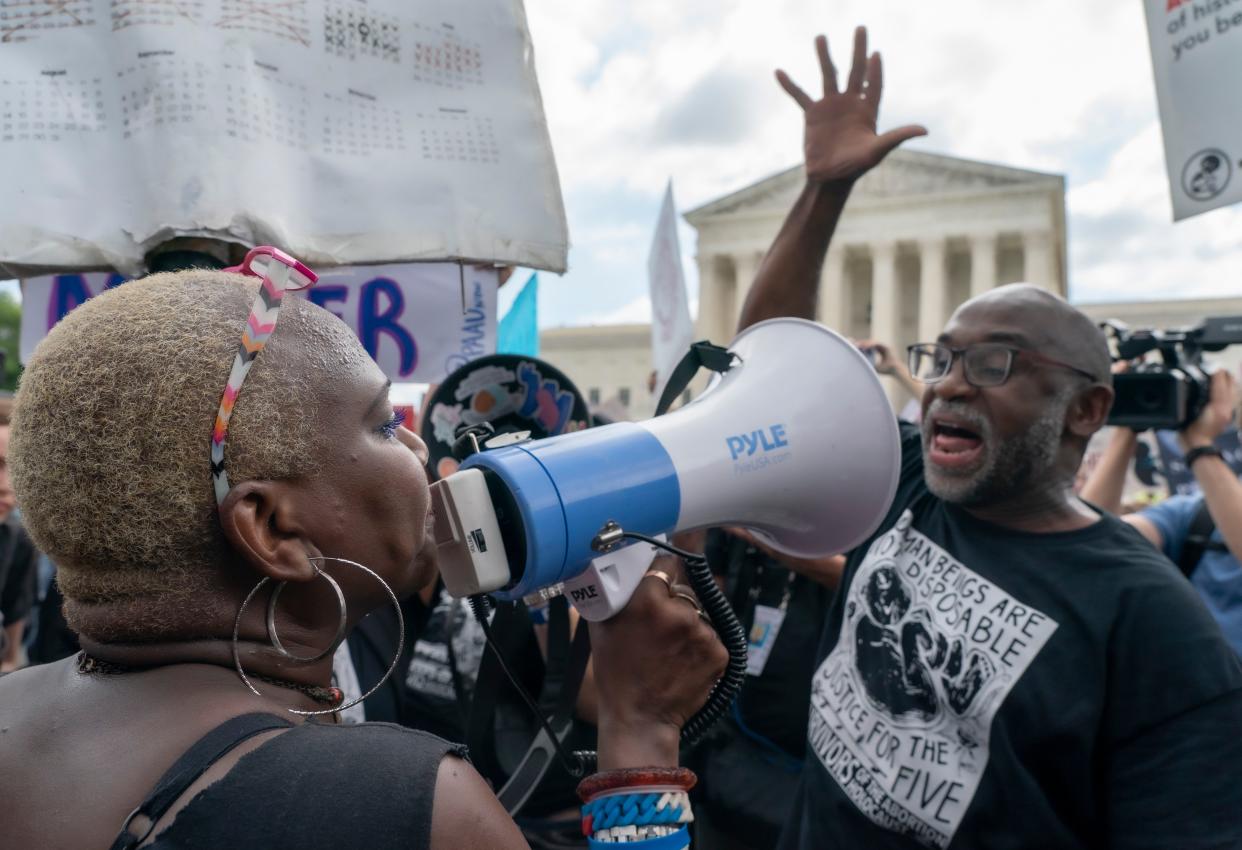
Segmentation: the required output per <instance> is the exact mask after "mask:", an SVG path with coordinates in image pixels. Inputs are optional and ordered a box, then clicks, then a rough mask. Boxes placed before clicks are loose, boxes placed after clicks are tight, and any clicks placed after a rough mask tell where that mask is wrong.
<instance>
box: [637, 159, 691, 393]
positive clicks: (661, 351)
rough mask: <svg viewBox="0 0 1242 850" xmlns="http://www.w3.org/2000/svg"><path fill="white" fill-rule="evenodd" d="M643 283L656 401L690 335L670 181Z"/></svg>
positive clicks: (687, 344) (689, 340) (688, 313)
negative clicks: (648, 312) (648, 311)
mask: <svg viewBox="0 0 1242 850" xmlns="http://www.w3.org/2000/svg"><path fill="white" fill-rule="evenodd" d="M647 279H648V284H649V286H650V288H651V290H650V291H651V362H652V365H653V367H654V368H655V370H656V382H655V395H656V398H659V396H660V393H661V392H663V390H664V384H665V382H666V381H667V380H668V377H669V375H670V374H672V371H673V369H674V368H675V367H676V366H677V363H678V361H680V360H681V358H682V357H683V356H684V355H685V353H686V351H687V350H688V349H689V348H690V342H691V337H692V335H693V333H694V325H693V324H692V323H691V322H690V305H689V303H688V302H687V300H686V277H685V274H684V272H683V271H682V268H681V243H680V242H679V240H678V239H677V209H676V207H675V206H674V204H673V183H672V181H669V184H668V188H667V189H666V190H665V192H664V203H663V204H661V206H660V218H659V220H658V221H657V222H656V229H655V236H654V238H653V239H652V241H651V253H650V254H648V257H647Z"/></svg>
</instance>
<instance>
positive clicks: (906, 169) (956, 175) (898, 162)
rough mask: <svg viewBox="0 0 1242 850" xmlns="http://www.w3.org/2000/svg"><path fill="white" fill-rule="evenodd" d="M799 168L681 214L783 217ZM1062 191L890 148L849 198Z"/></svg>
mask: <svg viewBox="0 0 1242 850" xmlns="http://www.w3.org/2000/svg"><path fill="white" fill-rule="evenodd" d="M803 181H804V177H803V169H802V166H800V165H799V166H796V167H794V168H790V169H787V170H785V171H782V172H780V173H778V174H774V175H772V176H771V177H767V178H765V179H763V180H760V181H759V182H757V183H753V184H751V185H750V186H747V187H746V188H744V189H740V190H738V191H736V192H732V193H730V194H728V195H725V196H724V197H721V198H717V199H716V200H714V201H710V202H708V203H706V204H704V205H702V206H700V207H697V208H695V209H693V210H691V211H689V212H688V213H686V220H687V221H688V222H690V223H691V224H692V225H695V226H698V225H699V224H701V223H705V222H706V221H707V220H708V219H712V218H716V217H717V216H727V215H731V214H738V213H742V214H745V213H766V212H771V211H779V212H780V213H782V214H783V213H784V212H785V211H787V210H788V209H789V208H790V206H791V205H792V204H793V202H794V199H795V198H796V197H797V195H798V193H799V192H800V191H802V185H803ZM1041 186H1042V187H1047V188H1049V189H1052V190H1056V191H1061V190H1063V189H1064V180H1063V178H1062V177H1061V176H1060V175H1056V174H1046V173H1043V172H1039V171H1028V170H1026V169H1021V168H1011V167H1009V166H1003V165H993V164H991V163H986V162H977V161H975V160H969V159H960V158H958V157H952V156H945V155H943V154H934V153H925V152H922V151H909V150H896V151H894V152H893V153H891V154H889V156H888V157H887V158H886V159H885V160H884V162H882V163H880V165H879V166H877V167H876V168H874V169H872V170H871V171H870V172H868V173H867V174H866V175H865V176H864V177H863V178H862V179H861V180H859V181H858V184H857V185H856V186H855V187H854V191H853V192H852V193H851V196H850V204H851V206H855V205H857V204H859V203H860V202H861V203H866V202H867V201H873V200H884V199H888V198H906V199H915V198H925V199H929V200H932V199H934V198H936V197H937V196H947V195H961V194H970V193H978V194H987V193H990V192H998V193H999V192H1008V191H1013V190H1014V189H1017V188H1027V187H1041Z"/></svg>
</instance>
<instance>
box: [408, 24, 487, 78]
mask: <svg viewBox="0 0 1242 850" xmlns="http://www.w3.org/2000/svg"><path fill="white" fill-rule="evenodd" d="M414 79H415V80H416V81H418V82H422V83H429V84H431V85H433V86H439V87H441V88H447V89H458V90H461V89H465V88H467V87H475V86H482V85H483V48H482V45H481V44H479V43H478V42H476V41H470V40H469V39H465V38H463V37H462V36H460V35H458V33H457V32H456V30H455V29H453V28H451V27H450V26H449V25H447V24H444V25H441V26H439V27H433V26H427V25H424V24H417V23H416V24H415V25H414Z"/></svg>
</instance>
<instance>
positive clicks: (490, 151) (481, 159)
mask: <svg viewBox="0 0 1242 850" xmlns="http://www.w3.org/2000/svg"><path fill="white" fill-rule="evenodd" d="M418 128H419V129H418V136H419V147H420V153H421V154H422V157H423V159H424V160H428V161H433V162H461V163H477V164H480V165H494V164H496V163H499V162H500V146H499V145H498V144H497V142H496V131H495V128H494V127H493V125H492V119H491V118H489V117H487V116H476V115H471V114H470V113H469V112H468V111H467V110H465V109H447V108H442V109H440V110H438V111H436V112H420V113H419V114H418Z"/></svg>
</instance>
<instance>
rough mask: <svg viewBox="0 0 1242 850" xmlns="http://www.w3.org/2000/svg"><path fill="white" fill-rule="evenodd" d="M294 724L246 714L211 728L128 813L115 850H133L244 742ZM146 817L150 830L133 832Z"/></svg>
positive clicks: (272, 717) (278, 719) (266, 716)
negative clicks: (206, 773) (138, 820)
mask: <svg viewBox="0 0 1242 850" xmlns="http://www.w3.org/2000/svg"><path fill="white" fill-rule="evenodd" d="M292 725H293V724H292V723H291V722H289V721H288V720H285V719H284V718H283V717H276V716H274V715H271V714H243V715H241V716H240V717H234V718H233V719H231V720H226V721H225V722H224V723H221V724H220V725H219V726H217V727H216V728H215V729H212V730H211V731H210V732H208V733H207V734H206V735H204V736H203V737H201V738H199V739H198V741H196V742H195V744H194V746H192V747H190V748H189V749H188V750H186V751H185V752H184V753H183V754H182V755H181V758H179V759H177V761H176V763H175V764H174V765H173V766H172V767H170V768H169V769H168V771H167V772H166V773H165V774H164V775H163V776H162V777H160V781H159V782H157V783H156V784H155V787H154V788H152V789H151V793H149V794H148V795H147V798H146V799H145V800H143V801H142V803H141V804H140V805H139V806H138V808H136V809H134V810H133V811H132V812H130V813H129V817H127V818H125V823H123V824H121V832H120V834H119V835H117V837H116V840H115V841H113V842H112V850H132V848H134V847H137V846H138V845H139V844H141V843H142V842H143V841H146V840H147V836H149V835H150V834H151V830H152V829H154V828H155V824H156V822H157V821H158V820H159V819H160V818H162V817H163V816H164V815H165V813H167V811H168V810H169V808H171V807H172V804H173V803H175V802H176V801H177V800H178V799H179V798H180V797H181V795H182V794H184V793H185V789H187V788H189V787H190V786H191V785H193V784H194V782H195V781H196V780H197V779H198V778H199V777H200V776H202V775H203V772H204V771H205V770H207V768H209V767H211V766H212V765H213V764H215V763H216V762H217V761H219V760H220V759H221V758H223V757H224V756H225V755H227V754H228V753H229V751H230V750H232V749H233V748H234V747H236V746H237V745H238V744H240V743H242V742H243V741H247V740H249V739H250V738H253V737H254V736H255V735H258V734H259V733H260V732H266V731H268V730H270V729H284V728H288V727H290V726H292ZM139 815H144V816H146V818H147V819H148V826H147V831H146V832H145V833H144V834H142V835H135V834H134V833H132V832H130V828H129V827H130V824H131V823H133V821H134V818H136V817H138V816H139Z"/></svg>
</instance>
